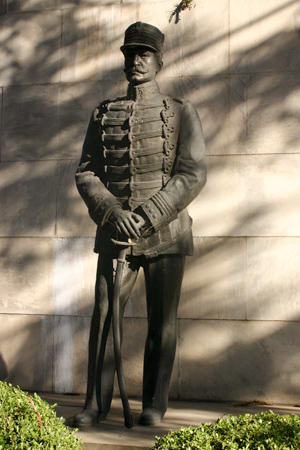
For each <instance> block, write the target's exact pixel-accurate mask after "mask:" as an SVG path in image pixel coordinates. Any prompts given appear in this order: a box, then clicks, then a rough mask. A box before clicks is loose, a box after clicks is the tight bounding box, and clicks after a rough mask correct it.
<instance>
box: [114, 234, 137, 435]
mask: <svg viewBox="0 0 300 450" xmlns="http://www.w3.org/2000/svg"><path fill="white" fill-rule="evenodd" d="M111 241H112V242H113V243H114V244H115V245H118V246H119V247H120V253H119V258H118V263H117V269H116V275H115V282H114V294H113V337H114V354H115V364H116V371H117V377H118V384H119V389H120V395H121V400H122V404H123V411H124V419H125V427H127V428H132V427H133V418H132V414H131V410H130V406H129V402H128V396H127V392H126V386H125V378H124V372H123V366H122V356H121V330H120V288H121V283H122V276H123V270H124V264H125V262H126V255H127V250H128V248H129V247H132V246H134V245H136V244H135V243H133V242H123V241H117V240H115V239H111Z"/></svg>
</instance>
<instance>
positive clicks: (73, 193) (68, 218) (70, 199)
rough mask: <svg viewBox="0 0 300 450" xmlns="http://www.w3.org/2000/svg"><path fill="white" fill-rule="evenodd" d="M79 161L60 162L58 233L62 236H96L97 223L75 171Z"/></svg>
mask: <svg viewBox="0 0 300 450" xmlns="http://www.w3.org/2000/svg"><path fill="white" fill-rule="evenodd" d="M78 162H79V160H77V161H62V162H59V163H58V195H57V227H56V234H57V235H58V236H61V237H72V236H80V237H93V238H94V237H95V235H96V224H95V223H94V222H93V220H92V219H91V218H90V216H89V213H88V209H87V207H86V205H85V203H84V201H83V200H82V198H81V197H80V195H79V193H78V191H77V188H76V184H75V172H76V169H77V166H78Z"/></svg>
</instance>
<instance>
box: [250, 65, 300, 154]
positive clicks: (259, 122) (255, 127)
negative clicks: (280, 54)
mask: <svg viewBox="0 0 300 450" xmlns="http://www.w3.org/2000/svg"><path fill="white" fill-rule="evenodd" d="M299 101H300V81H299V76H298V73H297V72H294V73H293V72H291V73H286V72H278V73H276V74H263V75H261V74H254V75H251V76H249V81H248V99H247V109H248V121H247V143H246V148H247V153H249V154H259V153H299V144H300V131H299V122H300V113H299V107H298V105H299Z"/></svg>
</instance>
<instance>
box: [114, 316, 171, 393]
mask: <svg viewBox="0 0 300 450" xmlns="http://www.w3.org/2000/svg"><path fill="white" fill-rule="evenodd" d="M146 336H147V319H145V318H126V319H124V331H123V344H122V358H123V368H124V376H125V380H126V388H127V392H128V395H131V396H138V397H141V395H142V386H143V362H144V346H145V340H146ZM115 386H116V389H115V391H116V392H117V383H115ZM170 397H172V398H178V354H177V353H176V355H175V362H174V367H173V373H172V377H171V383H170Z"/></svg>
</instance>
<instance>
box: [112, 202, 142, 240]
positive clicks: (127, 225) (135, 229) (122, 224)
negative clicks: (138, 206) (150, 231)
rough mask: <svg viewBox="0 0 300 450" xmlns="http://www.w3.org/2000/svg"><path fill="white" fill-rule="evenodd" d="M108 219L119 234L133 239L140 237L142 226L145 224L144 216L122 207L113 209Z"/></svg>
mask: <svg viewBox="0 0 300 450" xmlns="http://www.w3.org/2000/svg"><path fill="white" fill-rule="evenodd" d="M107 221H108V222H109V223H110V224H111V225H112V226H113V227H114V228H115V229H116V230H117V232H118V233H119V234H121V235H122V234H123V235H125V236H127V237H128V238H131V239H138V238H139V237H140V236H141V232H140V228H141V227H142V226H143V225H144V224H145V220H144V219H143V217H142V216H140V215H139V214H136V213H134V212H132V211H125V210H124V209H122V208H115V209H113V210H112V212H111V213H110V215H109V217H108V219H107Z"/></svg>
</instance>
